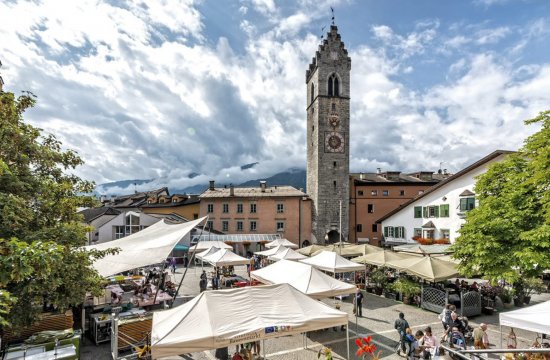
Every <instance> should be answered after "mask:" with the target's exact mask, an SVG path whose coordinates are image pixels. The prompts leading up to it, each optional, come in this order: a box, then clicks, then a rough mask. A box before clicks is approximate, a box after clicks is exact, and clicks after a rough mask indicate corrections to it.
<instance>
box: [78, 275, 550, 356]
mask: <svg viewBox="0 0 550 360" xmlns="http://www.w3.org/2000/svg"><path fill="white" fill-rule="evenodd" d="M239 268H240V269H239ZM204 269H205V270H206V271H207V272H208V271H211V270H212V269H211V268H209V267H204ZM200 273H201V267H200V266H199V267H198V268H190V269H189V270H188V272H187V274H186V276H185V280H184V282H183V285H182V288H181V289H180V292H179V294H180V297H179V298H178V299H177V300H176V301H177V302H176V304H175V305H176V306H177V305H178V303H179V304H181V303H182V302H184V301H186V299H189V298H191V297H193V296H194V295H196V294H198V293H199V276H200ZM237 273H238V274H240V275H242V276H244V277H247V275H246V272H245V269H244V267H237ZM182 275H183V269H178V270H177V272H176V278H177V280H179V279H181V276H182ZM549 299H550V294H543V295H540V296H533V299H532V304H533V303H538V302H542V301H546V300H549ZM325 303H327V304H329V305H331V306H333V305H334V300H332V299H327V300H325ZM341 310H342V311H345V312H347V313H348V314H349V323H348V326H349V337H350V342H349V349H350V359H357V357H356V356H355V350H356V345H355V339H356V337H357V334H358V335H359V336H361V337H363V336H369V335H371V336H372V339H373V341H374V343H375V344H376V346H377V347H378V350H381V351H382V353H381V356H380V358H381V359H388V360H393V359H396V360H397V359H401V360H402V359H404V357H399V356H398V355H396V354H395V352H394V349H395V346H396V345H397V340H398V336H397V332H396V330H395V329H394V328H393V323H394V321H395V319H396V318H397V317H398V314H399V312H403V313H404V314H405V318H406V319H407V321H408V322H409V324H410V325H411V327H412V328H413V332H414V331H416V330H421V329H423V328H424V327H426V326H431V327H432V329H433V331H434V335H436V336H437V337H439V336H441V333H442V326H441V322H440V321H439V319H438V318H437V314H435V313H432V312H429V311H425V310H423V309H420V308H418V307H415V306H410V305H404V304H403V303H401V302H397V301H394V300H390V299H386V298H384V297H380V296H376V295H373V294H366V296H365V299H364V302H363V317H361V318H357V319H356V318H355V316H354V315H353V313H352V310H353V307H352V304H351V303H350V302H347V301H344V302H343V303H342V306H341ZM356 320H357V322H356ZM481 322H485V323H487V324H488V325H489V330H488V334H489V340H490V342H491V343H492V344H494V345H495V347H500V346H499V345H500V331H499V325H498V314H496V313H495V314H493V315H490V316H488V315H482V316H477V317H475V318H472V319H470V324H471V325H472V326H473V327H475V326H476V325H478V324H479V323H481ZM508 331H509V328H504V329H503V332H504V334H503V344H504V346H506V337H507V334H508ZM515 332H516V335H517V337H518V347H522V346H525V347H528V346H529V345H530V344H531V343H532V342H533V340H534V336H535V335H534V334H533V333H529V332H525V331H521V330H516V331H515ZM305 339H307V348H304V344H305V343H304V340H305ZM324 346H326V347H329V348H331V349H332V351H333V358H334V359H345V358H346V332H345V331H341V330H340V329H337V331H334V330H333V329H329V330H325V331H316V332H313V333H309V334H308V335H307V338H304V337H303V336H302V335H294V336H286V337H281V338H277V339H270V340H267V341H265V342H264V343H263V345H262V355H263V352H264V351H265V356H266V358H267V359H273V360H290V359H296V360H302V359H304V360H307V359H311V360H314V359H317V353H318V351H319V350H320V349H322V348H323V347H324ZM263 347H265V349H264V348H263ZM229 351H230V352H234V351H235V349H234V348H233V347H230V348H229ZM81 358H82V359H83V360H92V359H93V360H95V359H110V355H109V344H102V345H101V346H96V345H94V344H93V343H92V341H91V340H90V339H89V338H87V339H86V341H85V344H84V346H83V347H82V356H81ZM171 359H188V360H190V359H193V360H212V359H215V357H214V351H204V352H199V353H193V354H185V355H182V356H178V357H172V358H171Z"/></svg>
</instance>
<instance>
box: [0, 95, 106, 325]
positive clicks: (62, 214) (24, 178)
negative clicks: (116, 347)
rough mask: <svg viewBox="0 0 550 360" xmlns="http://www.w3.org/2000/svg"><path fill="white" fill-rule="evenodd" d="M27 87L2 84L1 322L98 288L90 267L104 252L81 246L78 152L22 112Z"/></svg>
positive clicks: (85, 189)
mask: <svg viewBox="0 0 550 360" xmlns="http://www.w3.org/2000/svg"><path fill="white" fill-rule="evenodd" d="M35 102H36V100H35V97H34V95H33V94H31V93H23V94H22V95H21V96H19V97H17V98H16V97H15V96H14V94H13V93H11V92H3V91H1V90H0V144H1V147H0V326H2V325H4V326H6V325H9V326H12V327H14V328H17V327H20V326H25V325H28V324H30V323H31V322H32V321H33V320H35V319H36V316H37V315H38V314H39V313H40V311H41V310H42V304H43V303H49V304H52V305H54V306H55V307H57V308H58V309H60V310H64V309H67V308H68V307H70V306H71V305H77V304H79V303H81V302H82V301H83V299H84V297H85V294H86V292H92V293H98V292H99V291H100V290H101V283H102V279H101V277H100V276H99V275H98V274H97V272H96V271H95V270H93V269H92V268H91V266H90V265H91V264H92V262H93V260H94V259H96V258H99V257H102V256H104V255H105V254H106V253H108V252H97V251H93V252H90V251H86V250H84V249H83V248H82V246H83V245H85V239H86V237H85V233H86V227H85V226H83V225H82V224H81V218H80V216H79V215H78V214H77V211H76V210H77V207H78V206H86V205H90V204H92V202H93V199H92V198H91V197H87V196H82V195H81V194H84V193H89V192H90V191H91V190H92V189H93V183H91V182H88V181H84V180H82V179H80V178H79V177H77V176H75V175H74V174H71V173H70V172H71V171H72V170H73V169H75V167H77V166H78V165H81V164H82V160H81V159H80V158H79V157H78V155H77V154H76V153H75V152H74V151H71V150H63V149H62V145H61V143H60V142H59V141H58V140H57V139H56V138H55V136H54V135H51V134H49V135H43V133H42V131H41V130H40V129H38V128H35V127H33V126H31V125H29V124H26V123H25V122H24V120H23V113H24V112H25V111H26V110H27V109H29V108H31V107H33V106H34V104H35Z"/></svg>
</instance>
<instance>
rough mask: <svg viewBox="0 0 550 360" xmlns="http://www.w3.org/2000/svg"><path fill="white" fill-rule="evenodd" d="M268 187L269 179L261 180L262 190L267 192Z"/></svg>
mask: <svg viewBox="0 0 550 360" xmlns="http://www.w3.org/2000/svg"><path fill="white" fill-rule="evenodd" d="M266 187H267V181H265V180H262V181H260V189H261V191H262V192H265V188H266Z"/></svg>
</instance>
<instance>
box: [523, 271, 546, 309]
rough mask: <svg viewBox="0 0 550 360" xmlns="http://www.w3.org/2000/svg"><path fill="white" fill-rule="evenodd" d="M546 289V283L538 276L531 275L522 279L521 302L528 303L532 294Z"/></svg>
mask: <svg viewBox="0 0 550 360" xmlns="http://www.w3.org/2000/svg"><path fill="white" fill-rule="evenodd" d="M545 290H546V285H545V284H544V282H543V281H542V279H540V278H536V277H531V278H525V279H523V302H524V303H525V304H529V302H530V301H531V295H532V294H540V293H541V292H543V291H545Z"/></svg>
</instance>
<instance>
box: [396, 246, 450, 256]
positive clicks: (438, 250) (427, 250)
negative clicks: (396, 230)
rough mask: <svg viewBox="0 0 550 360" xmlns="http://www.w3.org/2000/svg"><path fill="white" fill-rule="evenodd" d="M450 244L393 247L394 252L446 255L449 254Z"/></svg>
mask: <svg viewBox="0 0 550 360" xmlns="http://www.w3.org/2000/svg"><path fill="white" fill-rule="evenodd" d="M450 248H451V245H450V244H434V245H422V244H405V245H399V246H394V247H393V250H394V251H401V252H409V253H417V254H429V255H436V254H448V253H450V252H451V250H450Z"/></svg>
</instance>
